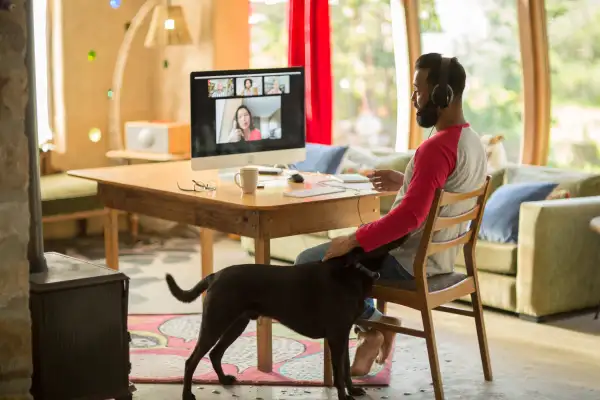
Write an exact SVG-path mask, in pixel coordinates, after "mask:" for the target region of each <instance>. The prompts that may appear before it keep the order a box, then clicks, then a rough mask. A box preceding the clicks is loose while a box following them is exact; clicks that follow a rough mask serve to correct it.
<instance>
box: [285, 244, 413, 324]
mask: <svg viewBox="0 0 600 400" xmlns="http://www.w3.org/2000/svg"><path fill="white" fill-rule="evenodd" d="M328 248H329V243H323V244H320V245H318V246H315V247H311V248H310V249H306V250H304V251H303V252H302V253H300V254H299V255H298V257H297V258H296V264H307V263H311V262H316V261H320V260H322V259H323V257H325V253H327V249H328ZM379 275H380V279H384V280H389V281H406V280H412V279H414V278H413V276H412V275H411V274H410V273H408V271H406V270H405V269H404V268H403V267H402V266H401V265H400V263H398V261H396V259H395V258H394V257H392V256H387V257H386V258H385V260H384V262H383V266H382V267H381V270H380V271H379ZM382 316H383V314H382V313H381V311H379V310H378V309H376V308H375V302H374V301H373V299H371V298H369V299H366V300H365V311H364V312H363V314H362V315H361V316H360V319H367V320H369V321H378V320H380V319H381V317H382Z"/></svg>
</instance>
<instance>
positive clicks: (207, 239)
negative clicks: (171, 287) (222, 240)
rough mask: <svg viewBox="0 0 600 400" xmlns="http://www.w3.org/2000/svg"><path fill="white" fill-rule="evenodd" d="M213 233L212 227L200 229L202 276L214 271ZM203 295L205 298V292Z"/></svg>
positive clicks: (204, 276)
mask: <svg viewBox="0 0 600 400" xmlns="http://www.w3.org/2000/svg"><path fill="white" fill-rule="evenodd" d="M213 234H214V232H213V231H212V230H210V229H206V228H202V229H200V259H201V260H202V266H201V268H202V272H201V275H202V276H201V277H202V278H206V277H207V276H208V275H210V274H212V273H213V271H214V258H213V254H214V249H213ZM202 296H203V297H202V298H204V294H202Z"/></svg>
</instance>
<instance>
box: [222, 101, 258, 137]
mask: <svg viewBox="0 0 600 400" xmlns="http://www.w3.org/2000/svg"><path fill="white" fill-rule="evenodd" d="M260 139H262V135H261V134H260V131H259V130H258V129H256V128H255V127H254V123H253V122H252V113H251V112H250V110H249V109H248V107H246V106H245V105H241V106H239V107H238V109H237V110H236V111H235V119H234V120H233V129H232V130H231V133H230V134H229V138H228V139H227V141H228V142H229V143H232V142H239V141H242V140H243V141H251V140H260Z"/></svg>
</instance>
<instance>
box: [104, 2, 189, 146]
mask: <svg viewBox="0 0 600 400" xmlns="http://www.w3.org/2000/svg"><path fill="white" fill-rule="evenodd" d="M170 3H171V2H170V1H167V2H166V5H165V4H164V3H163V1H162V0H147V1H146V2H145V3H144V4H143V5H142V7H141V8H140V9H139V11H138V12H137V14H136V15H135V17H133V19H132V20H131V24H130V25H129V29H127V32H125V37H124V38H123V42H122V43H121V47H120V48H119V52H118V53H117V62H116V63H115V70H114V73H113V79H112V91H113V93H112V100H111V104H110V107H109V110H108V136H109V146H110V148H111V149H112V150H122V149H123V147H124V146H123V136H122V134H121V87H122V86H123V75H124V73H125V66H126V65H127V58H128V57H129V51H130V49H131V43H132V42H133V38H134V37H135V34H136V33H137V31H138V29H139V28H140V26H141V25H142V23H143V22H144V20H145V19H146V17H147V16H148V14H150V13H151V12H152V19H151V21H150V28H149V29H148V34H147V35H146V40H145V42H144V45H145V46H146V47H154V46H156V45H159V46H174V45H187V44H192V43H193V42H192V38H191V36H190V32H189V29H188V25H187V22H186V20H185V16H184V13H183V8H182V7H181V6H172V5H171V4H170Z"/></svg>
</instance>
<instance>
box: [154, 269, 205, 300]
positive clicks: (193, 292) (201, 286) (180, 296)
mask: <svg viewBox="0 0 600 400" xmlns="http://www.w3.org/2000/svg"><path fill="white" fill-rule="evenodd" d="M166 279H167V286H169V290H170V291H171V294H172V295H173V297H175V298H176V299H177V300H179V301H181V302H182V303H191V302H192V301H194V300H196V299H197V298H198V297H200V295H201V294H202V293H204V292H205V291H206V289H208V287H209V286H210V283H211V282H212V281H213V279H214V277H213V274H210V275H208V276H207V277H206V278H204V279H202V280H201V281H200V282H198V284H196V286H194V287H193V288H191V289H190V290H183V289H182V288H180V287H179V285H177V283H176V282H175V279H174V278H173V276H172V275H171V274H167V276H166Z"/></svg>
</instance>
